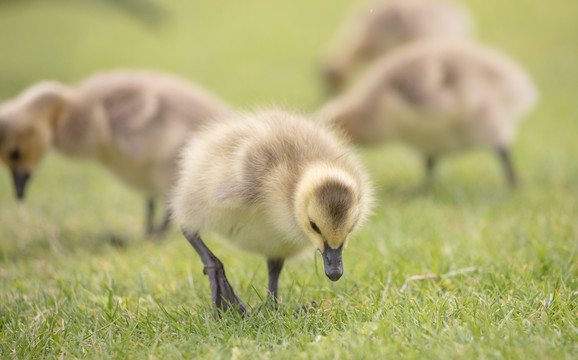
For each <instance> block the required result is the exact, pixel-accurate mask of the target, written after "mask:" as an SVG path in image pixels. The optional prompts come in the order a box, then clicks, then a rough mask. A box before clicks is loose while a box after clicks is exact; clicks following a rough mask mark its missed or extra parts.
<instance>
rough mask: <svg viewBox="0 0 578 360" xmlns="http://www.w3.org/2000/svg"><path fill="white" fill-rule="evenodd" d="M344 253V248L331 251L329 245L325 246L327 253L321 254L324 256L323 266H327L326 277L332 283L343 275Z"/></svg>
mask: <svg viewBox="0 0 578 360" xmlns="http://www.w3.org/2000/svg"><path fill="white" fill-rule="evenodd" d="M342 253H343V246H340V247H338V248H337V249H331V248H330V247H329V245H327V244H326V245H325V251H323V253H322V254H321V255H322V256H323V264H324V265H325V275H327V277H328V278H329V279H331V280H332V281H337V280H339V279H340V278H341V275H343V261H342V259H341V255H342Z"/></svg>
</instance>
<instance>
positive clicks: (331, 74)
mask: <svg viewBox="0 0 578 360" xmlns="http://www.w3.org/2000/svg"><path fill="white" fill-rule="evenodd" d="M346 25H347V26H345V27H343V30H342V31H341V33H343V34H339V35H338V36H336V37H335V40H334V41H333V44H332V46H331V47H330V49H331V50H330V51H329V52H328V55H327V56H326V59H325V61H324V67H323V69H324V80H325V84H326V87H327V89H328V91H329V92H330V93H332V94H335V93H338V92H339V91H340V90H341V88H342V87H343V85H344V83H345V82H346V80H347V79H348V78H349V77H350V76H351V75H352V74H353V73H354V72H355V70H356V68H357V67H358V66H359V65H361V63H363V62H367V63H370V62H372V61H373V60H374V59H376V58H377V57H378V56H380V55H382V54H384V53H386V52H389V51H391V50H393V49H395V48H396V47H398V46H400V45H404V44H407V43H409V42H412V41H415V40H419V39H423V38H426V37H449V38H469V37H470V36H471V34H472V32H473V31H472V28H473V20H472V18H471V16H470V14H469V12H468V11H467V10H466V9H465V7H463V6H460V5H459V4H457V3H454V2H449V1H446V0H385V1H384V0H380V1H374V2H373V3H370V4H369V6H367V7H366V8H364V9H363V12H362V13H360V14H359V15H358V16H357V17H356V18H355V19H353V21H352V22H351V23H350V24H346Z"/></svg>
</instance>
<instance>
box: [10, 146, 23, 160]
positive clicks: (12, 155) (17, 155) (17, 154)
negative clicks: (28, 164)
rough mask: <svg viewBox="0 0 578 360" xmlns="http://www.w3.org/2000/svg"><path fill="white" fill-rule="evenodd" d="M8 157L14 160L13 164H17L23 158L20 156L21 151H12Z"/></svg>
mask: <svg viewBox="0 0 578 360" xmlns="http://www.w3.org/2000/svg"><path fill="white" fill-rule="evenodd" d="M8 157H9V158H10V160H12V161H13V162H16V161H18V160H20V158H21V157H22V155H21V154H20V150H18V149H12V150H11V151H10V153H9V154H8Z"/></svg>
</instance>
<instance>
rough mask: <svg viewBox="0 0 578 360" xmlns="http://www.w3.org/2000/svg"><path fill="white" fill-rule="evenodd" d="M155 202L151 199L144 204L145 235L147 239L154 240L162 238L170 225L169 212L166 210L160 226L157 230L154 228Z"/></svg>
mask: <svg viewBox="0 0 578 360" xmlns="http://www.w3.org/2000/svg"><path fill="white" fill-rule="evenodd" d="M154 222H155V201H154V200H153V199H152V198H149V199H148V200H147V204H146V224H145V228H146V234H147V236H148V237H155V238H162V237H163V236H164V235H165V233H166V231H167V229H168V227H169V225H170V223H171V211H170V210H169V209H167V210H166V212H165V215H164V217H163V221H162V222H161V224H160V226H159V227H158V228H157V227H155V224H154Z"/></svg>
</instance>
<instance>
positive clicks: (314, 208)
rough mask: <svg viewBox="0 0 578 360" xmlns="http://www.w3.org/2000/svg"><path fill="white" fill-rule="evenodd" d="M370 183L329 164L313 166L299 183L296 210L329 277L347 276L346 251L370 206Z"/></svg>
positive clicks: (299, 220) (336, 278) (300, 222)
mask: <svg viewBox="0 0 578 360" xmlns="http://www.w3.org/2000/svg"><path fill="white" fill-rule="evenodd" d="M365 187H366V184H365V183H364V182H363V181H361V180H360V179H356V178H355V177H354V176H353V175H351V174H348V173H347V172H345V171H343V170H340V169H336V168H332V167H329V166H326V165H319V166H311V167H309V168H308V169H307V170H306V171H305V173H304V175H303V176H302V177H301V179H300V180H299V183H298V186H297V193H296V197H295V211H296V216H297V220H298V222H299V225H300V226H301V229H302V230H303V231H304V232H305V234H307V236H308V237H309V239H310V240H311V242H312V243H313V245H314V246H315V247H316V248H317V250H319V252H320V253H321V255H322V257H323V264H324V267H325V275H327V277H328V278H329V279H331V280H332V281H337V280H339V279H340V278H341V276H342V275H343V260H342V254H343V249H344V248H345V247H346V246H347V243H348V241H349V238H350V235H351V233H352V232H353V231H354V230H355V229H356V228H357V227H358V225H359V224H360V223H361V222H362V220H363V219H364V218H365V216H366V213H367V211H368V207H369V204H368V202H369V200H368V198H369V194H367V190H366V189H365Z"/></svg>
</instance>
